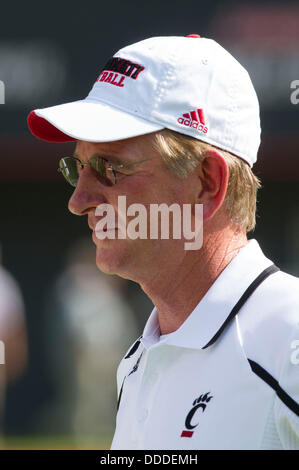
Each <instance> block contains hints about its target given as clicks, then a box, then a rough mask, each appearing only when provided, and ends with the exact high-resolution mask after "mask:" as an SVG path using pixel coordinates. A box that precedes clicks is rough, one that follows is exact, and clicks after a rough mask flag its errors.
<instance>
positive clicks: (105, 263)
mask: <svg viewBox="0 0 299 470" xmlns="http://www.w3.org/2000/svg"><path fill="white" fill-rule="evenodd" d="M111 241H112V240H111ZM103 245H104V244H103ZM103 245H102V244H101V243H97V245H96V246H97V249H96V265H97V267H98V269H99V270H100V271H102V272H103V273H105V274H116V275H118V276H121V277H125V276H124V270H125V269H124V266H125V264H126V263H125V259H126V256H125V254H124V252H123V250H120V247H119V246H117V245H116V244H115V246H112V244H111V246H103Z"/></svg>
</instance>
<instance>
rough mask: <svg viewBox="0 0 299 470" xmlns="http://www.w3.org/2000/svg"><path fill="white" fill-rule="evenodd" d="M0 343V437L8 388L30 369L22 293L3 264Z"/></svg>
mask: <svg viewBox="0 0 299 470" xmlns="http://www.w3.org/2000/svg"><path fill="white" fill-rule="evenodd" d="M0 252H1V248H0ZM0 261H1V258H0ZM0 341H1V342H2V344H1V346H2V348H1V357H0V435H2V434H3V417H4V410H5V394H6V387H7V385H8V384H12V383H13V382H14V381H16V380H17V379H18V378H20V377H21V376H22V375H23V374H24V372H25V370H26V367H27V361H28V351H27V332H26V324H25V308H24V302H23V297H22V293H21V290H20V287H19V285H18V283H17V281H16V280H15V279H14V278H13V276H12V275H11V274H10V273H9V272H8V271H7V270H6V269H5V268H4V267H3V266H2V265H1V264H0Z"/></svg>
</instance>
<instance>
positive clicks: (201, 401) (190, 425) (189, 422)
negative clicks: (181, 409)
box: [181, 392, 213, 437]
mask: <svg viewBox="0 0 299 470" xmlns="http://www.w3.org/2000/svg"><path fill="white" fill-rule="evenodd" d="M209 393H210V392H208V393H205V394H204V395H200V396H199V397H198V398H196V399H195V400H194V402H193V405H192V408H191V410H190V411H189V413H188V414H187V416H186V421H185V427H186V428H187V429H188V431H186V430H185V429H184V430H183V431H182V434H181V437H192V436H193V432H194V431H191V429H194V428H196V427H197V426H198V425H199V423H195V424H194V421H195V420H194V419H193V418H194V415H198V413H197V411H198V410H199V409H201V410H202V412H204V411H205V409H206V407H207V403H209V401H210V400H211V399H212V398H213V396H212V395H211V396H209Z"/></svg>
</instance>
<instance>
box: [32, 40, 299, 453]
mask: <svg viewBox="0 0 299 470" xmlns="http://www.w3.org/2000/svg"><path fill="white" fill-rule="evenodd" d="M28 122H29V127H30V129H31V131H32V132H33V134H34V135H35V136H37V137H39V138H41V139H44V140H47V141H52V142H53V141H56V142H66V141H73V140H75V141H77V145H76V151H75V154H74V157H75V158H64V159H62V160H61V162H60V169H61V171H62V173H63V175H64V176H65V178H66V179H67V180H68V182H69V183H71V184H72V185H74V186H76V189H75V191H74V193H73V195H72V197H71V199H70V201H69V209H70V211H71V212H73V213H74V214H77V215H87V216H88V223H89V226H90V228H91V229H92V230H93V240H94V243H95V244H96V247H97V253H96V263H97V266H98V267H99V269H101V270H102V271H103V272H105V273H108V274H118V275H119V276H122V277H124V278H128V279H132V280H134V281H135V282H138V283H139V284H140V286H141V287H142V289H143V290H144V292H145V293H146V294H147V295H148V296H149V297H150V298H151V300H152V301H153V303H154V305H155V308H154V310H153V312H152V313H151V315H150V317H149V320H148V322H147V324H146V326H145V328H144V331H143V334H142V336H141V337H140V338H139V339H138V340H137V341H136V342H135V343H134V344H133V345H132V347H131V348H130V349H129V350H128V353H127V354H126V355H125V357H124V358H123V360H122V361H121V363H120V365H119V368H118V372H117V383H118V415H117V423H116V431H115V435H114V439H113V443H112V449H282V448H284V449H293V448H299V424H298V415H299V406H298V398H299V386H298V377H299V375H298V371H299V369H298V366H297V362H298V361H297V355H296V354H297V351H296V349H295V348H296V345H297V344H298V339H299V330H298V321H299V316H298V307H299V295H298V292H299V282H298V279H296V278H294V277H292V276H289V275H287V274H285V273H282V272H280V271H279V270H278V268H276V267H275V266H274V265H273V263H272V262H271V261H270V260H268V259H267V258H266V257H265V256H264V255H263V253H262V252H261V250H260V248H259V246H258V243H257V242H256V241H255V240H252V241H250V242H248V240H247V236H246V233H247V231H248V230H252V229H253V228H254V225H255V203H256V191H257V188H258V186H259V182H258V180H257V178H256V177H255V176H254V174H253V173H252V170H251V167H252V165H253V164H254V162H255V161H256V156H257V151H258V147H259V144H260V121H259V105H258V100H257V97H256V94H255V91H254V88H253V86H252V83H251V81H250V78H249V76H248V74H247V72H246V71H245V69H244V68H243V67H242V66H241V65H240V64H239V63H238V62H237V61H236V60H235V59H234V58H233V57H232V56H231V55H230V54H229V53H228V52H227V51H225V50H224V49H223V48H222V47H221V46H220V45H219V44H217V43H216V42H215V41H213V40H210V39H206V38H201V37H200V36H198V35H194V34H193V35H189V36H188V37H186V38H184V37H157V38H150V39H147V40H144V41H141V42H138V43H136V44H133V45H130V46H128V47H125V48H123V49H121V50H120V51H119V52H118V53H117V54H115V55H114V57H113V58H112V59H110V60H109V61H108V62H107V63H106V65H105V66H104V67H103V69H102V70H101V73H100V74H99V76H98V78H97V81H96V83H95V85H94V87H93V89H92V90H91V92H90V94H89V95H88V97H87V98H86V99H85V100H82V101H77V102H73V103H68V104H63V105H59V106H54V107H51V108H46V109H39V110H35V111H33V112H32V113H31V114H30V115H29V118H28ZM87 163H88V164H87ZM121 196H122V197H124V196H125V201H126V204H127V206H129V207H133V209H134V208H135V209H136V206H133V204H139V205H142V207H144V208H145V212H143V216H144V217H143V220H144V218H145V217H146V216H148V215H149V212H150V209H151V208H152V207H153V204H158V205H160V204H166V207H168V208H173V205H174V204H177V205H178V207H179V212H180V213H182V211H183V210H184V208H185V207H189V208H191V227H192V230H193V232H194V234H195V238H196V237H197V239H198V240H200V235H199V232H201V233H202V235H203V242H202V246H198V249H196V250H195V249H191V250H190V249H186V245H185V243H186V238H187V237H184V236H181V237H177V236H174V232H173V234H172V236H170V237H168V238H167V237H166V238H164V237H163V236H162V228H161V230H160V232H159V235H160V236H159V237H153V236H152V237H151V236H150V235H151V234H152V227H150V224H148V225H147V230H146V233H144V232H143V237H141V236H140V237H139V238H138V237H134V236H131V237H130V236H128V233H129V224H130V221H132V218H131V219H130V218H127V219H124V212H123V211H122V210H120V206H119V197H121ZM103 204H104V205H105V206H104V207H106V208H107V207H108V205H109V207H112V208H113V210H114V212H115V213H116V214H117V215H120V217H119V218H118V219H116V218H113V217H112V218H110V219H109V218H108V219H107V220H106V219H105V222H107V223H106V224H104V225H103V224H101V222H102V221H103V220H104V212H103V211H102V210H100V209H99V208H103ZM199 205H201V206H199ZM138 207H139V206H138ZM155 207H156V206H155ZM198 207H202V212H200V211H198V210H197V208H198ZM107 210H108V209H107ZM200 214H201V215H202V219H201V217H200ZM129 215H130V216H133V215H134V210H132V211H131V212H130V214H129ZM116 220H118V222H115V221H116ZM146 220H147V221H148V220H149V218H147V219H146ZM201 220H202V221H203V223H202V224H201ZM140 221H141V222H142V220H141V219H140ZM141 222H140V223H141ZM176 222H177V221H176V220H175V215H173V218H172V220H171V221H170V227H171V228H172V229H174V228H175V225H176ZM124 227H125V229H126V230H125V232H124ZM198 227H199V228H200V229H198ZM124 233H125V234H126V236H125V237H124V236H123V234H124ZM184 233H185V232H184ZM105 237H106V238H105ZM296 341H297V342H296Z"/></svg>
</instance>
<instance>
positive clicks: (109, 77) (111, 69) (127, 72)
mask: <svg viewBox="0 0 299 470" xmlns="http://www.w3.org/2000/svg"><path fill="white" fill-rule="evenodd" d="M144 69H145V67H143V65H140V64H137V63H136V62H131V61H130V60H127V59H123V58H122V57H111V59H109V60H108V62H107V64H106V65H105V66H104V67H103V68H102V70H101V73H100V75H99V76H98V78H97V82H106V83H110V84H111V85H115V86H118V87H123V86H124V80H125V78H126V77H130V78H133V80H136V79H137V78H138V76H139V74H140V73H141V72H142V71H143V70H144Z"/></svg>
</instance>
